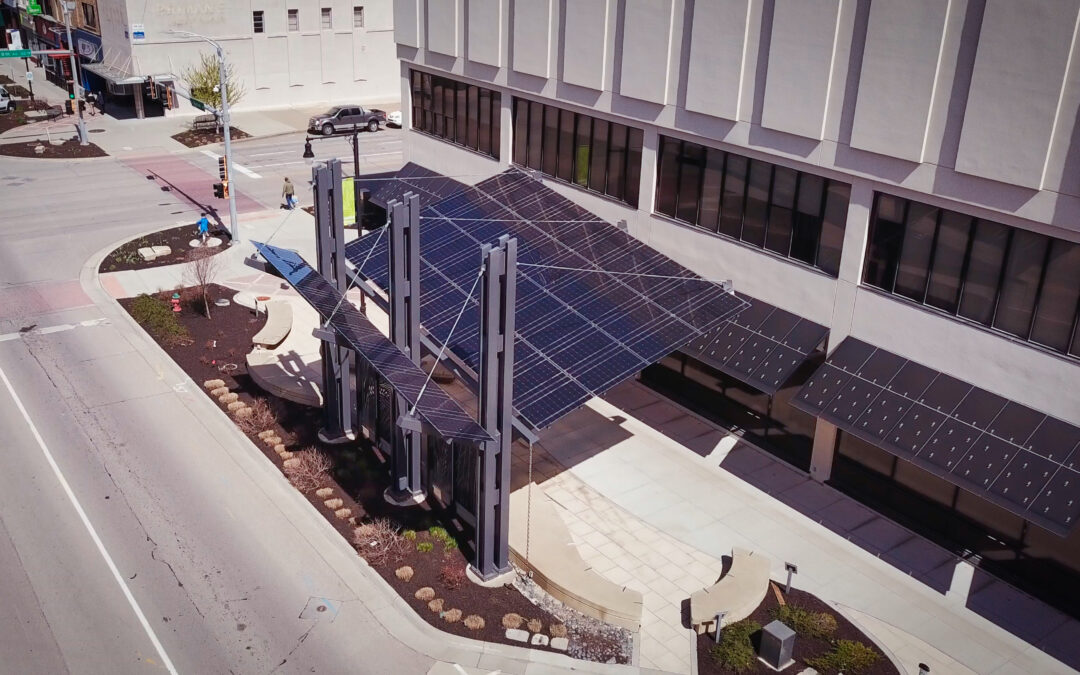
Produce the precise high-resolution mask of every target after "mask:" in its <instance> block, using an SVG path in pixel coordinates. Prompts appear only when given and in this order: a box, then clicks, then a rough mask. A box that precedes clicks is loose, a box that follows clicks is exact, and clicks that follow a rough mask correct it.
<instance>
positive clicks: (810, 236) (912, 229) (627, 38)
mask: <svg viewBox="0 0 1080 675" xmlns="http://www.w3.org/2000/svg"><path fill="white" fill-rule="evenodd" d="M393 23H394V27H395V28H394V30H395V40H396V43H397V49H398V55H399V57H400V59H401V65H400V73H399V74H400V82H401V97H402V109H403V115H404V126H405V127H406V128H409V129H411V131H412V133H410V134H409V136H408V142H407V144H406V148H407V149H406V154H407V157H406V158H407V159H408V160H410V161H413V162H416V163H418V164H421V165H423V166H426V167H428V168H430V169H433V170H436V171H439V172H441V173H443V174H446V175H448V176H459V177H461V178H460V180H463V181H465V182H469V183H474V182H477V181H479V180H482V179H483V178H484V177H486V176H490V175H492V174H494V173H497V172H499V171H501V170H503V169H504V168H506V167H508V166H511V165H517V166H523V167H528V168H531V169H534V170H535V171H536V172H538V173H539V174H541V175H542V176H544V179H545V182H548V183H549V184H550V185H551V186H553V187H554V188H555V189H557V190H558V191H560V192H561V193H563V194H564V195H566V196H567V197H569V198H570V199H572V200H574V201H576V202H578V203H580V204H581V205H583V206H585V207H586V208H588V209H589V210H591V211H592V212H594V213H596V214H598V215H600V216H602V217H603V218H604V219H606V220H608V221H609V222H612V223H617V222H621V221H625V225H626V227H627V229H628V231H629V232H630V233H631V234H633V235H634V236H635V237H637V238H639V239H640V240H642V241H644V242H646V243H648V244H649V245H651V246H653V247H654V248H656V249H658V250H659V251H661V252H662V253H664V254H666V255H668V256H670V257H672V258H674V259H675V260H677V261H679V262H680V263H682V264H684V265H686V266H687V267H689V268H690V269H693V270H694V271H696V272H697V273H699V274H701V275H702V276H703V277H705V278H709V279H731V280H733V282H734V286H735V289H736V291H738V292H740V293H745V294H747V295H749V296H752V297H753V298H755V299H758V300H761V301H763V302H765V303H769V304H771V305H775V306H776V307H778V308H781V309H783V310H786V311H787V312H790V313H792V314H795V315H797V316H798V317H802V318H804V319H807V320H809V321H811V322H814V323H816V324H820V325H821V326H824V327H827V329H828V335H827V338H825V339H824V340H823V341H822V342H821V344H820V345H819V353H818V354H817V356H816V358H815V359H811V361H809V362H808V363H807V364H805V367H803V368H801V369H800V370H799V372H797V373H796V374H795V376H794V377H793V378H792V379H791V380H789V381H788V382H786V383H785V384H784V386H782V387H781V388H780V389H779V390H778V391H777V392H776V393H775V394H773V395H769V394H767V393H765V392H763V391H761V390H759V389H756V388H755V387H754V386H751V385H749V384H748V383H747V382H746V381H745V379H740V378H738V377H733V376H732V375H731V374H729V373H727V372H724V371H723V370H722V369H719V368H717V367H715V364H712V363H710V362H709V359H708V358H703V357H701V356H700V355H695V354H692V353H688V352H680V353H676V354H672V355H670V356H669V357H668V358H667V359H665V361H664V362H662V363H660V364H657V365H656V366H654V367H652V368H650V369H648V370H646V371H645V372H643V373H642V379H643V380H644V381H646V382H647V383H649V384H650V385H652V386H654V387H656V388H657V389H659V390H661V391H663V392H666V393H668V394H669V395H671V396H672V398H675V399H677V400H679V402H680V403H682V404H684V405H687V406H689V407H692V408H694V409H695V410H697V411H698V412H700V413H701V414H703V415H705V416H708V417H712V418H713V419H715V420H717V421H718V422H720V423H723V424H726V425H728V426H729V427H732V428H738V429H740V430H741V433H744V434H745V435H746V437H747V438H749V439H751V440H753V441H754V442H755V443H757V444H758V445H760V446H761V447H763V448H765V449H766V450H768V451H770V452H774V453H775V454H777V455H779V456H781V457H782V458H784V459H785V460H787V461H789V462H791V463H792V464H793V465H794V466H796V467H798V468H800V469H802V470H803V471H806V472H807V473H808V474H809V475H810V476H812V477H814V478H816V479H817V480H821V481H829V482H830V483H831V484H833V485H835V486H836V487H837V488H838V489H841V490H843V491H846V492H849V493H851V494H853V495H855V496H857V497H859V498H860V499H862V500H863V501H865V502H866V503H868V504H869V505H871V506H873V507H874V508H877V509H879V510H881V511H883V512H885V513H887V514H889V515H890V516H892V517H894V518H895V519H896V520H897V521H898V522H900V523H902V524H904V525H905V526H907V527H909V528H911V529H913V530H915V531H917V532H918V533H920V534H922V535H924V536H926V537H928V538H931V539H932V540H934V541H937V542H939V543H940V544H942V545H943V546H945V547H947V548H949V549H950V550H952V551H954V552H957V553H962V552H967V553H973V554H974V557H975V559H978V558H980V557H981V559H982V562H983V563H984V564H986V565H988V566H990V567H993V569H994V571H995V572H996V573H999V574H1000V575H1001V576H1003V577H1005V578H1006V579H1008V580H1009V581H1012V582H1013V583H1016V584H1017V585H1019V586H1021V587H1022V588H1025V589H1026V590H1030V591H1031V592H1033V593H1036V594H1040V595H1042V596H1043V597H1047V594H1044V593H1042V592H1041V589H1040V584H1041V583H1044V582H1046V580H1048V579H1053V580H1055V581H1054V583H1057V582H1061V583H1064V584H1066V585H1070V586H1071V587H1075V586H1076V584H1075V580H1076V574H1077V573H1078V571H1080V535H1076V534H1075V533H1071V534H1069V533H1066V534H1065V536H1062V534H1061V533H1060V532H1057V533H1055V532H1051V531H1049V530H1048V529H1044V528H1043V527H1041V526H1039V525H1038V524H1036V523H1034V522H1032V521H1031V519H1029V518H1026V517H1024V516H1023V515H1022V514H1020V513H1018V512H1017V509H1009V508H1003V507H1002V505H1001V504H1002V502H1001V501H1000V500H995V499H988V498H986V497H987V495H985V494H980V493H978V492H976V491H970V490H966V489H960V488H959V487H958V486H957V485H956V484H954V483H952V482H950V481H949V480H947V479H944V478H942V477H939V475H936V474H934V473H932V472H930V471H927V470H925V469H924V468H922V467H920V466H919V465H918V464H916V463H913V462H909V461H906V460H905V459H903V458H900V457H897V456H896V454H895V453H890V452H888V451H886V450H885V449H883V448H882V447H879V446H877V445H875V444H873V443H869V442H867V441H866V440H863V439H861V438H858V437H856V436H855V435H852V434H850V433H848V432H846V431H844V430H842V429H838V427H837V426H835V425H834V424H832V423H830V422H828V421H826V420H824V419H822V418H821V417H817V416H813V415H810V414H807V413H806V412H804V411H803V410H802V409H799V407H798V406H793V405H791V400H792V398H793V397H794V396H795V395H796V394H797V392H799V390H800V388H801V387H802V386H803V385H804V384H805V383H806V382H807V381H808V378H810V377H811V375H812V373H813V372H814V371H815V369H816V368H817V367H818V366H820V365H821V363H822V361H823V360H824V359H825V357H826V356H827V355H831V354H833V352H834V350H835V349H836V348H837V346H839V345H840V344H841V343H843V342H844V340H845V339H846V338H849V337H853V338H857V339H858V340H860V341H863V342H865V343H869V344H870V345H873V346H876V347H878V348H880V349H881V350H885V351H887V352H889V353H891V354H894V355H897V356H899V357H901V358H902V359H905V360H908V359H909V360H911V361H913V362H916V363H918V364H921V365H922V366H925V367H927V368H929V369H933V370H934V371H939V372H940V373H943V374H946V375H948V376H951V377H952V378H956V379H958V380H961V381H963V382H965V383H968V384H970V385H974V386H975V387H977V388H979V389H982V390H986V391H987V392H992V393H993V394H995V395H996V396H998V397H1001V398H1002V399H1005V400H1008V401H1014V402H1016V403H1018V404H1022V405H1023V406H1027V407H1029V408H1031V409H1034V410H1035V411H1039V412H1040V413H1045V414H1046V415H1048V416H1050V417H1052V418H1056V419H1057V420H1059V421H1063V422H1065V423H1067V425H1074V426H1075V425H1080V327H1078V325H1077V321H1078V315H1080V120H1078V116H1077V111H1078V108H1080V50H1077V49H1076V48H1075V46H1076V44H1077V41H1078V39H1080V35H1078V27H1080V0H1032V1H1031V2H1025V3H1016V2H1012V1H1010V0H952V1H951V2H950V1H948V0H907V1H905V2H873V3H871V2H869V1H864V0H799V1H798V2H794V1H790V2H789V1H785V0H708V1H706V0H575V1H573V2H555V1H554V0H527V1H517V0H396V2H395V3H394V16H393ZM455 146H456V151H453V149H454V148H455ZM1061 452H1062V453H1063V454H1064V456H1065V457H1066V460H1063V461H1064V462H1065V464H1063V465H1064V466H1068V467H1070V470H1071V464H1070V463H1069V461H1070V460H1069V459H1068V458H1069V457H1070V456H1071V454H1072V452H1073V449H1072V448H1071V447H1070V448H1062V449H1061ZM1076 452H1080V448H1077V450H1076ZM1073 489H1075V488H1073ZM1076 497H1077V498H1080V491H1078V492H1077V493H1076ZM1068 501H1069V503H1070V504H1071V503H1072V497H1071V496H1070V497H1069V499H1068ZM967 553H965V555H966V554H967ZM1047 583H1048V582H1047ZM1058 588H1060V586H1059V587H1058ZM1071 611H1075V610H1071Z"/></svg>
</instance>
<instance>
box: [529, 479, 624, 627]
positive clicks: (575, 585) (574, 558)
mask: <svg viewBox="0 0 1080 675" xmlns="http://www.w3.org/2000/svg"><path fill="white" fill-rule="evenodd" d="M529 520H530V514H529V486H526V487H523V488H521V489H519V490H517V491H516V492H514V493H513V494H511V495H510V559H511V560H512V561H513V562H514V564H515V565H517V566H518V567H520V568H522V569H525V570H528V571H531V572H532V573H533V581H535V582H536V583H537V585H539V586H540V588H543V589H544V590H545V591H547V592H548V593H550V594H551V596H552V597H554V598H555V599H557V600H558V601H559V602H562V603H563V604H565V605H566V606H568V607H572V608H574V609H576V610H578V611H579V612H581V613H582V614H586V615H588V616H591V617H594V618H597V619H601V620H602V621H606V622H608V623H612V624H615V625H616V626H622V627H623V628H626V629H629V630H632V631H634V632H637V631H638V630H640V628H641V608H642V598H641V593H639V592H638V591H635V590H633V589H629V588H626V587H623V586H619V585H617V584H615V583H612V582H611V581H608V580H607V579H605V578H604V577H602V576H600V575H599V574H597V573H596V572H593V571H592V570H590V569H589V568H588V567H587V566H586V564H585V561H583V560H582V559H581V556H579V555H578V553H577V549H576V548H574V547H573V546H572V545H571V544H572V543H573V539H572V538H571V537H570V531H569V530H568V529H567V528H566V523H564V522H563V519H562V516H560V515H559V513H558V511H557V510H556V509H555V505H554V504H553V503H552V501H551V499H550V498H549V497H548V496H547V494H545V493H544V490H543V488H541V487H540V486H538V485H536V484H535V483H533V484H532V514H531V520H532V524H533V527H532V532H531V541H528V546H526V541H527V537H529V535H530V533H529V532H528V521H529ZM526 549H527V550H528V552H529V558H528V559H526V557H525V552H526Z"/></svg>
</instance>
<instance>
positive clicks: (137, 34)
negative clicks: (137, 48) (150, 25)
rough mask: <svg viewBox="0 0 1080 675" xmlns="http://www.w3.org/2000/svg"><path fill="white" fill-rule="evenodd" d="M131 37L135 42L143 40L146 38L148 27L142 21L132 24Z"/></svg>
mask: <svg viewBox="0 0 1080 675" xmlns="http://www.w3.org/2000/svg"><path fill="white" fill-rule="evenodd" d="M131 39H132V40H134V41H135V42H142V41H143V40H145V39H146V27H145V26H144V25H143V24H141V23H133V24H131Z"/></svg>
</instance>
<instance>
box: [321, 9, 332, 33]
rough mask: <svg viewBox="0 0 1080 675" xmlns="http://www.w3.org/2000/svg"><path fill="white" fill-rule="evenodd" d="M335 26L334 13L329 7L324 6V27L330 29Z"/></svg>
mask: <svg viewBox="0 0 1080 675" xmlns="http://www.w3.org/2000/svg"><path fill="white" fill-rule="evenodd" d="M333 27H334V14H333V11H332V10H331V9H330V8H329V7H323V8H322V29H323V30H330V29H331V28H333Z"/></svg>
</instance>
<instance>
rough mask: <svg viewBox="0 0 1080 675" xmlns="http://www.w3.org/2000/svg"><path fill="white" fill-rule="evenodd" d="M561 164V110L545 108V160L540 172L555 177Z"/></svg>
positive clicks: (548, 106)
mask: <svg viewBox="0 0 1080 675" xmlns="http://www.w3.org/2000/svg"><path fill="white" fill-rule="evenodd" d="M558 164H559V109H558V108H555V107H553V106H550V105H546V106H544V160H543V164H542V165H541V167H540V170H541V171H543V172H544V173H546V174H547V175H549V176H554V175H555V172H556V169H557V168H558Z"/></svg>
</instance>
